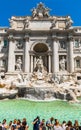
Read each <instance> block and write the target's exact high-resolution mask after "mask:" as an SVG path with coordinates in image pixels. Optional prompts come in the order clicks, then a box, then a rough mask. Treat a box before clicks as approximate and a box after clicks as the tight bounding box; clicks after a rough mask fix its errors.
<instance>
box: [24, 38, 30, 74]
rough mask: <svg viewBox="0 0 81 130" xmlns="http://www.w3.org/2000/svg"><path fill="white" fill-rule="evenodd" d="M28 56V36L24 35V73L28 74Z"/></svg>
mask: <svg viewBox="0 0 81 130" xmlns="http://www.w3.org/2000/svg"><path fill="white" fill-rule="evenodd" d="M29 66H30V56H29V35H25V46H24V71H25V72H26V73H29V70H30V68H29Z"/></svg>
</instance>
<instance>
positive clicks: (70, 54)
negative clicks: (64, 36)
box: [68, 37, 74, 73]
mask: <svg viewBox="0 0 81 130" xmlns="http://www.w3.org/2000/svg"><path fill="white" fill-rule="evenodd" d="M73 43H74V40H73V38H72V37H71V38H69V43H68V71H69V72H70V73H72V72H74V58H73Z"/></svg>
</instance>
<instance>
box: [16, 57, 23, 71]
mask: <svg viewBox="0 0 81 130" xmlns="http://www.w3.org/2000/svg"><path fill="white" fill-rule="evenodd" d="M21 65H22V60H21V57H19V58H18V59H17V62H16V70H18V71H21Z"/></svg>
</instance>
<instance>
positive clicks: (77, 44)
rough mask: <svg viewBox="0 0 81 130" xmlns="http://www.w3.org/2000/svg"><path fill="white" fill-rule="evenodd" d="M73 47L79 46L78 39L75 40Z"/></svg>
mask: <svg viewBox="0 0 81 130" xmlns="http://www.w3.org/2000/svg"><path fill="white" fill-rule="evenodd" d="M75 47H76V48H78V47H79V41H78V40H76V41H75Z"/></svg>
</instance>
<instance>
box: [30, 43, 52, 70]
mask: <svg viewBox="0 0 81 130" xmlns="http://www.w3.org/2000/svg"><path fill="white" fill-rule="evenodd" d="M50 52H51V50H50V47H49V44H47V43H42V42H38V43H34V44H32V46H31V51H30V72H34V71H35V68H36V65H37V64H36V63H37V60H38V59H39V57H41V58H42V61H43V65H44V67H45V69H46V71H47V72H51V53H50Z"/></svg>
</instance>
